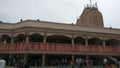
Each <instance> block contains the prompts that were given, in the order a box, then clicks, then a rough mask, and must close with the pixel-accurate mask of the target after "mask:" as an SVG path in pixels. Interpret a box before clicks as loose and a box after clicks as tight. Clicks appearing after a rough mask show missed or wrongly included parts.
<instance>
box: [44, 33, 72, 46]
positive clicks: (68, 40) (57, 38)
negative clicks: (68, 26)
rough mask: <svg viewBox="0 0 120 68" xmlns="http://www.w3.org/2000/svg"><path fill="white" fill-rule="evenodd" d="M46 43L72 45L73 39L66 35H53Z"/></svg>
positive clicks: (48, 37)
mask: <svg viewBox="0 0 120 68" xmlns="http://www.w3.org/2000/svg"><path fill="white" fill-rule="evenodd" d="M46 41H47V42H48V43H67V44H71V38H70V37H67V36H64V35H51V36H47V38H46Z"/></svg>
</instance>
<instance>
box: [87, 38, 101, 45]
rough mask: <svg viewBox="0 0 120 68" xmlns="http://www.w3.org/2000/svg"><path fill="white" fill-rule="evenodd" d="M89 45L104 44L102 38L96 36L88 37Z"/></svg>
mask: <svg viewBox="0 0 120 68" xmlns="http://www.w3.org/2000/svg"><path fill="white" fill-rule="evenodd" d="M88 45H102V40H101V39H99V38H96V37H93V38H90V39H88Z"/></svg>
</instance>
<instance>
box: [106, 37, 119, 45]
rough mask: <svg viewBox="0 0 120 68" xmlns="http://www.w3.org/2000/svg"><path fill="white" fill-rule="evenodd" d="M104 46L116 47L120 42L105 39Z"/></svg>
mask: <svg viewBox="0 0 120 68" xmlns="http://www.w3.org/2000/svg"><path fill="white" fill-rule="evenodd" d="M105 44H106V45H107V46H109V45H114V46H117V45H120V40H117V39H107V40H105Z"/></svg>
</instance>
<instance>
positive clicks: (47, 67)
mask: <svg viewBox="0 0 120 68" xmlns="http://www.w3.org/2000/svg"><path fill="white" fill-rule="evenodd" d="M6 68H17V67H11V66H7V67H6ZM30 68H59V67H58V66H45V67H37V66H34V67H30ZM61 68H69V66H65V67H61ZM93 68H102V67H100V66H94V67H93Z"/></svg>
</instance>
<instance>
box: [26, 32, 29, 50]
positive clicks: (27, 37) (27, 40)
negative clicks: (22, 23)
mask: <svg viewBox="0 0 120 68" xmlns="http://www.w3.org/2000/svg"><path fill="white" fill-rule="evenodd" d="M25 35H26V42H25V46H26V48H25V49H29V47H28V43H29V33H28V32H26V33H25Z"/></svg>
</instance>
